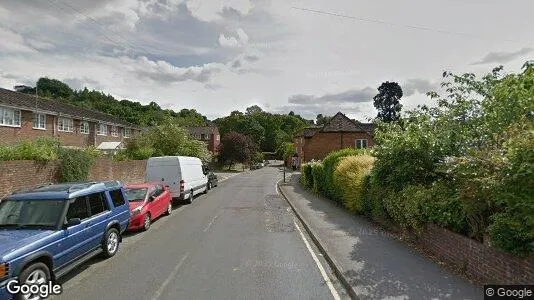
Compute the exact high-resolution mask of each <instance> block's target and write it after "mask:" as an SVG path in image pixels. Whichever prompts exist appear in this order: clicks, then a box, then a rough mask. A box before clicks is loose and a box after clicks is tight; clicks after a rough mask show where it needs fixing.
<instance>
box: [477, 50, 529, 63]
mask: <svg viewBox="0 0 534 300" xmlns="http://www.w3.org/2000/svg"><path fill="white" fill-rule="evenodd" d="M533 51H534V48H522V49H520V50H518V51H515V52H490V53H488V54H487V55H486V56H484V58H482V60H480V61H478V62H475V63H472V65H483V64H489V63H507V62H511V61H513V60H514V59H516V58H520V57H521V56H523V55H527V54H529V53H531V52H533Z"/></svg>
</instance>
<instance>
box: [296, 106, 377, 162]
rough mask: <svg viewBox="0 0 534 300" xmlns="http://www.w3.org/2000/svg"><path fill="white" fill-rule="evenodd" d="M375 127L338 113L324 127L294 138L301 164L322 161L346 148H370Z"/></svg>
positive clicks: (308, 129) (313, 127)
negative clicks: (333, 152)
mask: <svg viewBox="0 0 534 300" xmlns="http://www.w3.org/2000/svg"><path fill="white" fill-rule="evenodd" d="M374 130H375V125H374V124H372V123H361V122H358V121H356V120H351V119H350V118H348V117H347V116H345V115H344V114H342V113H341V112H338V113H337V114H336V115H335V116H334V117H332V119H331V120H330V122H328V123H327V124H325V125H324V126H321V127H319V126H312V127H307V128H305V129H304V130H302V131H301V132H300V133H299V134H297V135H296V136H295V137H294V140H293V141H294V143H295V150H296V152H297V153H296V154H297V155H298V157H299V162H300V163H305V162H309V161H311V160H313V159H316V160H322V159H323V158H325V157H326V156H327V155H328V154H329V153H330V152H332V151H337V150H341V149H344V148H368V147H372V146H373V145H374V141H373V137H374Z"/></svg>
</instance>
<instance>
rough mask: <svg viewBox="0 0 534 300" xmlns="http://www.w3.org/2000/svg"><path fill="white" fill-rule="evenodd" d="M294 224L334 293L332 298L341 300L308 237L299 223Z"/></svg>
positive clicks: (331, 291)
mask: <svg viewBox="0 0 534 300" xmlns="http://www.w3.org/2000/svg"><path fill="white" fill-rule="evenodd" d="M293 223H294V224H295V227H297V230H298V231H299V233H300V237H301V238H302V240H303V241H304V244H306V248H308V251H309V252H310V254H311V256H312V258H313V260H314V261H315V264H316V265H317V267H318V268H319V271H320V272H321V275H322V276H323V279H324V280H325V281H326V285H328V288H329V289H330V293H332V296H333V297H334V299H336V300H340V299H341V298H340V297H339V294H338V293H337V291H336V288H335V287H334V285H333V284H332V281H330V278H329V277H328V275H327V274H326V271H325V269H324V268H323V265H322V264H321V262H320V261H319V259H318V258H317V256H316V255H315V252H313V249H312V247H311V246H310V243H308V240H306V237H305V236H304V233H303V232H302V230H300V227H299V225H298V224H297V222H295V221H293Z"/></svg>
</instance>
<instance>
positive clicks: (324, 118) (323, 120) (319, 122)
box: [315, 114, 332, 126]
mask: <svg viewBox="0 0 534 300" xmlns="http://www.w3.org/2000/svg"><path fill="white" fill-rule="evenodd" d="M330 120H332V117H328V116H323V114H318V115H317V118H316V119H315V124H316V125H318V126H324V125H326V124H327V123H328V122H330Z"/></svg>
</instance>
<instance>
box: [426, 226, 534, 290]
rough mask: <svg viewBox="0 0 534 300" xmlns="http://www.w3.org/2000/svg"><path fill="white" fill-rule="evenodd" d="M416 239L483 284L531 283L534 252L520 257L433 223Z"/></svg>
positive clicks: (533, 273)
mask: <svg viewBox="0 0 534 300" xmlns="http://www.w3.org/2000/svg"><path fill="white" fill-rule="evenodd" d="M418 242H419V243H420V244H421V245H422V246H423V247H424V248H425V249H427V250H428V251H429V252H430V253H432V254H433V255H435V256H436V257H437V258H439V259H441V260H442V261H444V262H446V263H447V264H449V265H452V266H456V267H457V268H458V269H460V270H462V271H465V272H466V273H467V274H469V275H470V276H473V277H475V278H476V279H477V280H479V281H480V282H482V283H484V284H532V283H534V256H531V257H528V258H519V257H516V256H513V255H510V254H508V253H504V252H502V251H500V250H497V249H495V248H491V247H489V246H486V245H484V244H482V243H479V242H477V241H474V240H472V239H469V238H467V237H465V236H462V235H459V234H456V233H454V232H451V231H449V230H446V229H443V228H440V227H438V226H435V225H429V226H427V229H426V230H425V231H424V232H423V234H422V236H421V237H420V238H419V239H418Z"/></svg>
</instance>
